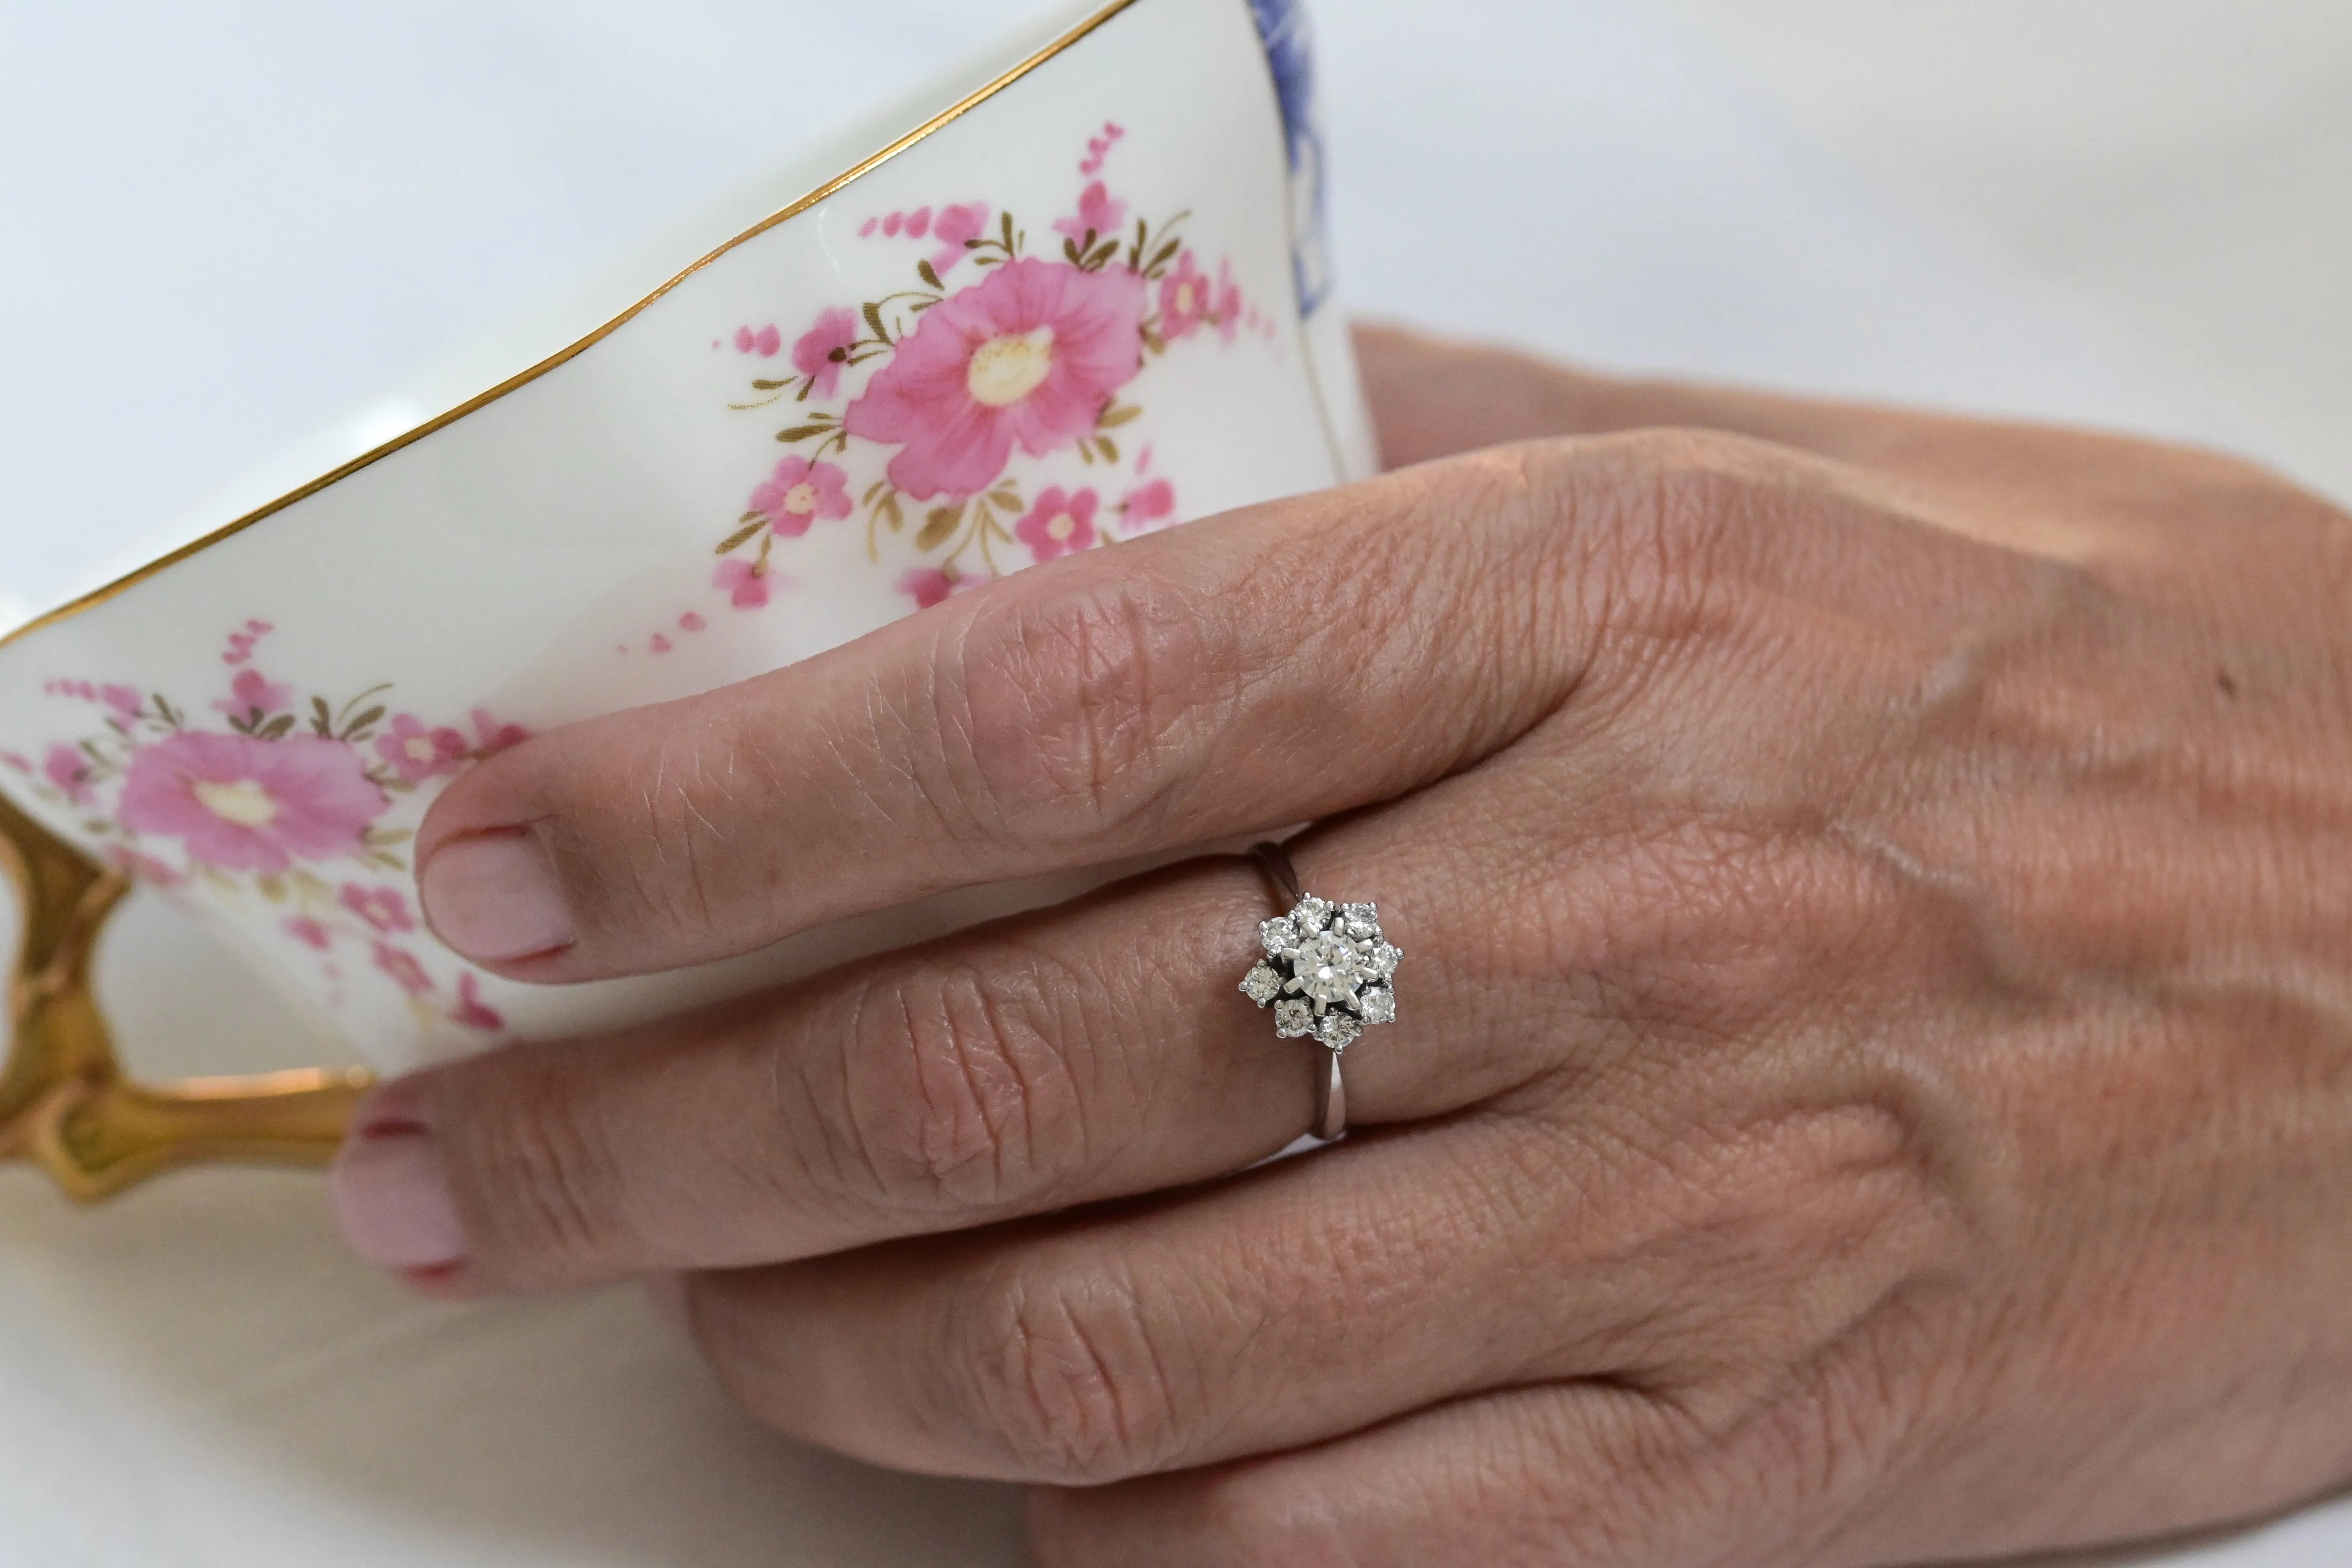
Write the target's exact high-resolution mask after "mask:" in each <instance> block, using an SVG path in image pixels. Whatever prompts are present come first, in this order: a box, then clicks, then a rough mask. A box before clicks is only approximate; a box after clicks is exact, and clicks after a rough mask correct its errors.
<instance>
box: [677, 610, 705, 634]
mask: <svg viewBox="0 0 2352 1568" xmlns="http://www.w3.org/2000/svg"><path fill="white" fill-rule="evenodd" d="M709 624H710V623H709V621H706V620H704V619H703V618H702V617H701V616H699V615H698V614H696V613H695V612H694V611H692V610H688V611H687V612H686V614H684V615H682V616H678V618H677V629H678V630H680V631H682V632H698V631H700V630H702V629H703V627H705V626H709Z"/></svg>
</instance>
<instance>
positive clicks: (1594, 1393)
mask: <svg viewBox="0 0 2352 1568" xmlns="http://www.w3.org/2000/svg"><path fill="white" fill-rule="evenodd" d="M1716 1446H1717V1443H1716V1439H1715V1437H1714V1435H1713V1434H1712V1433H1710V1432H1709V1431H1707V1430H1706V1428H1704V1427H1702V1426H1696V1424H1694V1423H1693V1422H1691V1421H1690V1420H1689V1419H1688V1418H1687V1417H1686V1416H1685V1415H1682V1414H1681V1413H1680V1412H1678V1411H1676V1410H1675V1408H1673V1407H1672V1406H1671V1405H1666V1404H1665V1403H1664V1402H1662V1401H1660V1400H1657V1399H1654V1398H1653V1397H1652V1396H1650V1395H1648V1394H1643V1393H1641V1392H1639V1391H1637V1390H1633V1389H1630V1388H1625V1387H1622V1386H1614V1385H1611V1384H1593V1383H1579V1384H1556V1385H1552V1386H1547V1387H1538V1388H1528V1389H1520V1390H1515V1391H1511V1392H1507V1393H1499V1394H1489V1395H1486V1396H1482V1397H1478V1398H1474V1399H1470V1400H1465V1401H1463V1402H1460V1403H1457V1404H1453V1405H1444V1406H1440V1407H1439V1408H1436V1409H1433V1410H1429V1411H1425V1412H1423V1413H1422V1414H1419V1415H1412V1416H1408V1417H1406V1418H1405V1419H1402V1420H1400V1421H1397V1422H1394V1423H1393V1424H1391V1425H1389V1426H1381V1427H1379V1428H1377V1429H1375V1430H1372V1431H1369V1432H1365V1433H1363V1434H1360V1435H1359V1436H1351V1437H1348V1438H1344V1439H1342V1440H1339V1441H1337V1442H1332V1443H1328V1444H1325V1445H1323V1446H1320V1447H1314V1448H1309V1449H1307V1450H1305V1451H1303V1452H1297V1453H1286V1454H1277V1455H1273V1456H1270V1457H1267V1458H1255V1459H1249V1460H1245V1461H1243V1462H1240V1463H1237V1464H1231V1465H1224V1466H1220V1467H1217V1468H1210V1469H1202V1470H1193V1471H1188V1472H1183V1473H1181V1474H1175V1475H1167V1476H1156V1477H1151V1478H1148V1479H1139V1480H1132V1481H1128V1482H1124V1483H1121V1484H1118V1485H1114V1486H1108V1487H1099V1488H1089V1489H1062V1488H1041V1489H1037V1490H1036V1491H1034V1492H1033V1493H1031V1495H1030V1503H1029V1524H1030V1541H1031V1550H1032V1552H1033V1554H1034V1558H1035V1561H1036V1563H1037V1565H1038V1568H1095V1565H1097V1564H1099V1563H1118V1565H1119V1568H1198V1565H1199V1564H1202V1563H1217V1564H1219V1568H1299V1565H1302V1564H1303V1565H1314V1568H1319V1565H1322V1564H1332V1565H1334V1568H1336V1565H1339V1564H1345V1565H1346V1568H1430V1565H1431V1564H1433V1563H1449V1564H1452V1563H1476V1564H1478V1565H1479V1568H1557V1565H1558V1564H1560V1563H1575V1564H1578V1565H1579V1568H1674V1565H1678V1564H1683V1563H1723V1564H1737V1565H1738V1568H1795V1564H1797V1563H1801V1562H1817V1561H1823V1560H1825V1559H1822V1558H1818V1557H1811V1558H1809V1557H1805V1556H1802V1555H1791V1554H1790V1552H1789V1550H1788V1549H1789V1547H1790V1544H1791V1543H1792V1542H1793V1541H1794V1540H1795V1539H1796V1537H1795V1535H1794V1532H1793V1529H1792V1525H1791V1521H1790V1519H1789V1518H1788V1517H1787V1514H1786V1512H1785V1510H1784V1509H1783V1508H1782V1507H1781V1506H1780V1502H1779V1500H1777V1499H1775V1498H1773V1497H1771V1496H1770V1495H1769V1494H1765V1493H1763V1492H1762V1490H1761V1489H1759V1487H1757V1486H1756V1485H1755V1484H1754V1483H1753V1482H1752V1481H1748V1480H1747V1479H1745V1478H1743V1477H1741V1476H1739V1475H1738V1473H1737V1471H1736V1470H1735V1468H1734V1467H1733V1466H1732V1465H1730V1464H1729V1463H1727V1462H1725V1459H1724V1458H1723V1457H1721V1456H1718V1455H1717V1454H1714V1453H1712V1452H1710V1450H1711V1449H1712V1448H1713V1447H1716Z"/></svg>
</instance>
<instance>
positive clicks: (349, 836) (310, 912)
mask: <svg viewBox="0 0 2352 1568" xmlns="http://www.w3.org/2000/svg"><path fill="white" fill-rule="evenodd" d="M270 630H271V628H270V626H269V624H268V622H266V621H258V620H249V621H247V622H246V623H244V626H243V627H242V628H241V629H240V630H238V631H236V632H234V633H232V634H231V635H230V637H229V647H228V653H227V654H226V656H224V662H226V664H227V665H228V666H229V667H230V671H229V673H227V674H226V675H224V676H223V677H222V679H223V681H224V684H225V685H226V693H225V694H224V695H222V696H220V697H218V698H216V699H215V700H212V701H211V702H210V703H209V706H210V707H211V709H212V710H213V711H214V712H215V713H218V714H222V715H225V719H224V720H223V721H221V722H223V723H224V724H225V729H224V730H200V729H196V728H194V727H192V718H193V716H192V714H191V713H190V711H189V710H187V709H184V708H183V707H181V706H180V705H179V704H178V703H177V702H175V701H174V700H173V699H172V698H171V697H170V696H168V695H166V694H165V692H163V691H162V690H157V691H154V692H152V694H144V695H142V692H141V691H140V690H139V689H134V688H132V687H131V686H128V685H109V686H103V687H101V686H100V685H98V684H97V683H95V682H92V681H89V680H81V679H58V680H52V681H49V682H47V685H46V688H45V689H47V691H48V692H49V693H50V694H51V695H53V696H57V697H62V698H68V699H70V700H73V701H75V702H79V703H89V704H95V705H98V706H99V707H100V708H101V709H102V710H105V711H104V713H103V714H102V715H101V716H102V718H103V727H102V728H93V729H92V730H91V731H90V732H89V733H88V734H85V735H84V736H82V737H81V738H80V739H79V741H78V742H72V743H66V742H59V743H58V744H56V745H53V746H51V747H50V748H49V749H48V752H47V756H46V758H45V760H44V763H42V764H41V765H40V766H38V767H37V766H36V764H35V763H34V762H33V761H32V759H31V758H28V757H23V756H18V755H16V754H15V753H0V763H5V765H9V766H15V767H16V768H17V769H18V770H19V771H20V772H22V773H26V774H27V775H29V776H30V777H31V779H32V780H33V787H34V788H35V790H36V791H37V793H38V794H40V795H42V796H44V797H45V798H47V800H49V801H50V802H51V803H52V804H53V805H70V806H73V807H75V808H77V809H78V810H79V813H80V814H81V815H80V820H79V827H80V829H81V830H82V831H83V832H85V833H87V834H89V835H91V836H93V837H97V838H99V839H100V853H101V854H102V855H103V856H104V857H105V858H106V859H107V861H108V862H109V863H110V864H112V865H114V866H116V867H119V868H121V869H122V870H124V871H126V872H128V873H129V874H130V875H131V876H133V877H135V878H137V879H139V880H140V881H141V882H142V883H146V884H149V885H151V886H154V887H159V888H163V889H172V890H173V892H174V894H175V895H176V896H179V897H182V898H193V899H199V900H210V901H225V902H226V903H227V904H229V905H230V906H231V907H232V908H235V907H239V906H241V907H242V908H243V910H245V911H247V914H251V913H257V912H261V911H267V924H266V925H264V926H262V927H261V928H260V929H262V930H265V931H269V932H270V933H272V934H273V936H274V938H275V939H276V940H278V941H279V942H281V943H282V944H283V945H284V947H285V948H286V949H288V950H289V952H293V953H296V954H299V956H300V957H301V958H303V959H304V960H305V961H306V962H308V963H310V964H311V965H313V966H314V967H315V968H316V970H317V972H318V973H319V975H320V978H321V980H322V982H323V983H324V986H323V988H324V990H325V993H326V994H325V995H324V997H323V998H322V999H323V1000H324V1001H325V1002H326V1003H327V1004H328V1005H331V1006H338V1007H340V1006H343V1005H348V1003H349V1002H350V1001H351V1000H352V995H351V992H350V990H349V988H347V985H346V981H347V979H349V978H352V977H351V976H349V975H348V974H347V972H346V969H345V965H344V963H342V962H341V957H340V955H341V954H343V953H344V952H347V951H360V950H368V951H372V952H373V954H374V959H375V965H374V967H375V970H376V971H377V972H379V973H381V975H382V977H383V979H382V982H381V984H384V985H385V987H386V988H387V989H393V990H396V991H397V992H398V993H399V994H401V995H403V996H404V997H405V998H406V999H407V1000H408V1002H409V1004H410V1005H412V1006H413V1007H414V1008H415V1011H416V1013H417V1015H418V1016H420V1017H421V1018H422V1017H428V1016H429V1017H436V1018H438V1019H440V1020H442V1021H444V1022H446V1023H449V1024H454V1025H456V1026H460V1027H463V1028H468V1029H479V1030H485V1031H490V1032H498V1031H501V1030H503V1029H504V1027H505V1023H504V1020H502V1019H501V1018H500V1017H499V1015H498V1013H497V1011H496V1010H495V1009H493V1008H490V1007H488V1006H485V1005H483V1004H482V1001H481V998H480V996H479V994H478V990H468V989H467V988H465V987H464V986H462V985H461V986H459V987H457V992H456V995H455V997H454V999H453V997H452V994H451V987H450V985H449V984H448V982H447V979H446V978H444V977H441V976H439V975H437V974H436V969H435V965H436V964H437V963H444V962H448V960H447V955H446V954H444V953H442V952H440V950H438V949H418V948H411V947H406V946H402V945H397V944H398V943H399V942H401V941H402V939H404V938H407V937H408V936H409V935H410V933H412V932H415V931H417V930H418V929H419V927H420V923H421V922H420V917H419V916H418V914H417V911H416V907H415V900H414V899H413V897H412V896H411V895H410V894H409V893H408V892H407V890H406V888H405V885H404V881H389V882H388V881H387V880H385V878H386V877H387V876H389V877H393V878H400V879H405V878H406V876H407V875H408V874H409V872H410V866H409V863H408V860H407V858H406V846H407V845H408V844H409V843H410V842H411V841H412V840H413V838H414V836H415V820H416V818H417V817H418V816H422V814H423V811H424V802H423V800H422V799H421V798H416V797H415V785H416V784H419V783H421V782H423V781H425V780H426V779H430V778H436V777H441V776H446V775H447V774H451V773H457V772H458V771H460V770H461V769H463V768H465V767H466V766H467V765H469V764H470V763H474V762H475V761H477V760H478V759H480V758H482V757H485V756H488V755H489V754H490V753H491V752H496V751H499V750H502V749H503V748H505V747H508V746H512V745H517V744H520V742H523V741H524V740H526V739H528V738H529V733H530V732H529V731H526V730H524V729H523V728H522V727H521V726H520V725H518V724H508V723H501V722H500V721H499V720H497V719H496V718H495V717H493V716H492V714H491V713H490V711H489V710H488V709H482V708H478V709H476V710H474V711H473V712H472V714H471V715H470V716H469V718H470V726H471V729H472V731H473V733H472V734H471V735H470V736H469V735H468V733H467V730H466V728H464V727H461V726H458V725H452V724H433V723H430V722H428V721H425V720H424V719H421V718H419V717H417V716H416V715H415V714H414V713H401V714H398V715H397V716H396V717H394V718H392V719H390V720H389V721H387V720H386V718H385V715H386V714H387V712H390V711H391V710H392V704H391V703H390V701H389V700H385V698H384V694H385V693H386V692H388V691H390V690H391V689H392V687H391V686H390V685H389V684H388V683H378V684H376V685H373V686H370V687H367V688H365V689H362V691H360V692H359V693H358V694H357V695H356V696H353V695H351V694H349V693H348V692H346V693H342V694H339V695H330V694H327V693H324V692H318V693H311V692H303V691H299V690H298V689H296V688H295V687H293V686H291V685H287V684H282V683H279V682H277V681H273V680H271V679H268V677H267V676H265V675H263V674H262V673H261V671H260V670H259V669H257V668H254V654H255V648H256V645H257V643H258V642H259V641H260V639H261V638H263V637H267V636H268V635H269V632H270ZM194 706H195V707H196V708H197V709H198V710H201V709H202V708H203V707H205V706H206V704H205V701H204V700H202V699H199V700H198V701H197V702H196V704H195V705H194ZM403 813H405V814H409V815H407V817H406V820H405V821H402V820H400V814H403ZM339 860H340V861H342V862H344V863H345V864H346V865H347V866H348V867H349V874H348V876H347V877H345V878H340V879H335V880H332V881H331V880H329V879H328V878H327V877H325V876H322V875H320V873H319V871H317V870H314V869H313V867H315V866H320V865H321V864H323V863H328V862H333V861H339Z"/></svg>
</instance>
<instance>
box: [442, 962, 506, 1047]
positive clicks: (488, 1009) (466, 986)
mask: <svg viewBox="0 0 2352 1568" xmlns="http://www.w3.org/2000/svg"><path fill="white" fill-rule="evenodd" d="M449 1016H450V1017H451V1018H452V1019H454V1020H455V1021H457V1023H459V1024H462V1025H464V1026H466V1027H467V1028H468V1029H479V1030H481V1031H482V1032H483V1033H485V1034H492V1035H494V1034H497V1033H498V1032H499V1030H501V1029H503V1028H505V1027H506V1026H507V1021H506V1019H505V1018H504V1017H503V1016H500V1015H499V1010H498V1009H497V1008H496V1007H493V1006H490V1005H488V1004H487V1003H485V1002H484V1001H483V1000H482V983H481V982H480V981H478V980H477V979H476V978H474V973H473V971H472V970H470V969H469V970H467V972H466V973H463V974H460V975H459V976H457V1011H456V1012H454V1013H452V1014H450V1015H449Z"/></svg>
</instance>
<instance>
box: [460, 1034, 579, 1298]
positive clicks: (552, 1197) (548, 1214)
mask: <svg viewBox="0 0 2352 1568" xmlns="http://www.w3.org/2000/svg"><path fill="white" fill-rule="evenodd" d="M528 1049H529V1048H528V1047H519V1048H518V1055H517V1056H516V1057H515V1058H510V1059H509V1064H508V1065H509V1067H511V1068H520V1069H521V1070H519V1071H509V1072H508V1073H506V1074H504V1075H501V1078H502V1081H501V1082H500V1087H499V1091H496V1092H492V1093H487V1094H485V1093H477V1094H475V1095H472V1096H469V1097H468V1099H469V1100H470V1104H469V1106H468V1109H467V1112H466V1114H465V1116H464V1119H463V1121H462V1122H461V1123H459V1125H461V1126H462V1127H463V1128H464V1129H465V1130H466V1131H465V1133H464V1134H462V1135H461V1136H459V1137H457V1138H455V1139H447V1137H446V1132H445V1133H444V1138H445V1140H446V1142H447V1143H449V1144H454V1146H455V1147H454V1149H453V1151H452V1153H453V1156H454V1157H452V1158H450V1161H449V1163H450V1164H451V1165H452V1166H453V1167H454V1169H453V1176H454V1177H456V1182H455V1184H456V1185H457V1187H458V1189H459V1191H460V1192H461V1194H462V1193H465V1192H467V1191H469V1190H470V1192H471V1193H472V1194H474V1196H475V1198H476V1201H475V1202H473V1203H471V1204H469V1205H465V1206H466V1207H467V1209H468V1211H469V1212H468V1213H467V1232H468V1235H469V1236H471V1237H474V1238H475V1247H474V1253H475V1262H476V1263H477V1265H478V1266H481V1267H485V1268H490V1269H493V1270H496V1271H499V1272H501V1273H505V1274H514V1275H518V1276H524V1277H528V1276H531V1275H534V1274H538V1273H549V1274H561V1273H562V1271H563V1269H564V1267H565V1266H567V1265H581V1264H589V1263H593V1261H595V1260H596V1259H597V1258H599V1257H600V1256H602V1255H603V1254H604V1253H605V1252H606V1251H607V1250H609V1249H610V1248H611V1247H612V1246H613V1245H614V1242H615V1241H616V1240H617V1239H619V1238H618V1237H617V1236H616V1235H615V1232H616V1231H617V1229H618V1227H619V1224H620V1218H621V1214H622V1205H621V1201H620V1200H621V1183H620V1180H619V1173H618V1172H617V1170H616V1168H615V1166H614V1161H613V1159H612V1157H611V1155H610V1152H609V1151H608V1150H607V1149H606V1147H605V1145H604V1142H603V1140H602V1139H601V1138H600V1137H599V1136H598V1134H597V1132H596V1131H595V1129H594V1127H593V1124H592V1122H591V1121H590V1119H589V1118H587V1117H586V1116H584V1115H583V1113H582V1110H581V1109H580V1107H579V1105H578V1104H577V1103H576V1102H575V1100H573V1098H572V1096H570V1095H569V1094H567V1093H565V1092H564V1091H563V1089H562V1088H561V1087H560V1086H561V1084H562V1076H563V1075H562V1071H561V1069H555V1068H544V1067H542V1066H541V1065H540V1064H539V1063H537V1062H536V1061H535V1060H532V1059H531V1058H530V1057H526V1056H523V1055H521V1054H520V1053H521V1052H522V1051H524V1050H528ZM535 1055H536V1053H535V1052H533V1053H531V1056H534V1057H535ZM478 1087H479V1086H477V1088H478Z"/></svg>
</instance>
